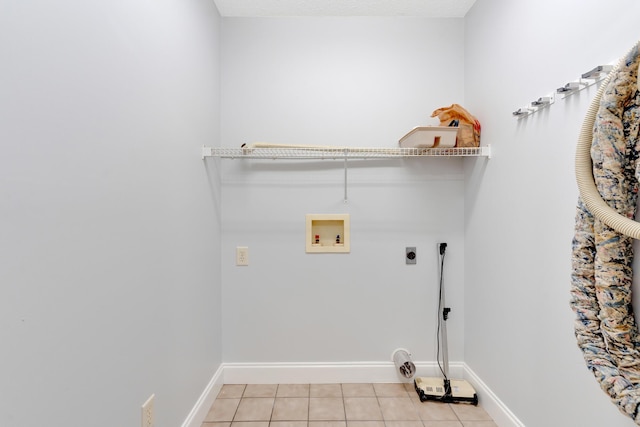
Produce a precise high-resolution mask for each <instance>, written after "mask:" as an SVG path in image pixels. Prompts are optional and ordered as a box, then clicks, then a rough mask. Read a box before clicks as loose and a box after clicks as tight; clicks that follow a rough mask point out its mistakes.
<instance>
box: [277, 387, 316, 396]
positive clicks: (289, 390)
mask: <svg viewBox="0 0 640 427" xmlns="http://www.w3.org/2000/svg"><path fill="white" fill-rule="evenodd" d="M276 397H309V384H280V385H279V386H278V391H277V392H276Z"/></svg>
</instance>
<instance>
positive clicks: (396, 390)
mask: <svg viewBox="0 0 640 427" xmlns="http://www.w3.org/2000/svg"><path fill="white" fill-rule="evenodd" d="M373 389H374V390H375V392H376V396H378V397H407V396H408V394H407V390H406V389H405V388H404V384H384V383H381V384H374V385H373Z"/></svg>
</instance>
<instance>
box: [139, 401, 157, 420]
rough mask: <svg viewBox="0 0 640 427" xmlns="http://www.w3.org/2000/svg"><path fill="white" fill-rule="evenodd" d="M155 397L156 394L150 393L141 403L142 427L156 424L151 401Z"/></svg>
mask: <svg viewBox="0 0 640 427" xmlns="http://www.w3.org/2000/svg"><path fill="white" fill-rule="evenodd" d="M155 397H156V395H155V394H152V395H151V396H150V397H149V398H148V399H147V401H146V402H144V404H143V405H142V424H141V425H142V427H154V426H155V425H156V420H155V416H154V413H153V406H154V405H153V401H154V399H155Z"/></svg>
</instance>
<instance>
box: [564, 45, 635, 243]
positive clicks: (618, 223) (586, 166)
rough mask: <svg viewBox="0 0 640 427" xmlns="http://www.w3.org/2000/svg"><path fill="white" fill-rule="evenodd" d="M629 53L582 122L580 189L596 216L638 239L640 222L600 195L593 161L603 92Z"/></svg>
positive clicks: (578, 166) (578, 160) (578, 168)
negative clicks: (625, 214) (611, 205)
mask: <svg viewBox="0 0 640 427" xmlns="http://www.w3.org/2000/svg"><path fill="white" fill-rule="evenodd" d="M627 55H628V54H626V55H624V56H623V57H622V59H621V60H620V62H619V63H618V64H617V65H616V67H615V68H614V69H613V70H612V71H611V73H609V75H607V77H606V78H605V79H604V80H603V81H602V83H601V84H600V87H599V89H598V91H597V92H596V95H595V97H594V98H593V101H591V105H590V106H589V109H588V110H587V114H586V116H585V119H584V122H583V123H582V128H581V129H580V135H579V137H578V145H577V148H576V181H577V182H578V189H579V191H580V197H582V201H583V202H584V204H585V205H586V206H587V208H588V209H589V211H590V212H591V213H592V214H593V215H594V216H595V217H596V218H598V219H599V220H600V221H602V222H604V223H605V224H607V225H608V226H609V227H611V228H613V229H614V230H616V231H617V232H619V233H622V234H624V235H626V236H629V237H633V238H634V239H640V223H638V222H636V221H634V220H632V219H630V218H627V217H626V216H624V215H621V214H619V213H618V212H616V211H615V210H614V209H613V208H611V207H610V206H609V205H608V204H607V203H606V202H605V201H604V200H602V196H600V193H599V192H598V189H597V188H596V183H595V181H594V178H593V164H592V162H591V143H592V141H593V125H594V123H595V120H596V115H597V113H598V109H599V108H600V99H601V98H602V93H603V92H604V90H605V88H606V87H607V84H608V83H609V80H610V79H611V76H612V75H614V73H615V72H616V71H617V70H618V68H619V67H620V64H621V63H622V61H624V58H626V57H627Z"/></svg>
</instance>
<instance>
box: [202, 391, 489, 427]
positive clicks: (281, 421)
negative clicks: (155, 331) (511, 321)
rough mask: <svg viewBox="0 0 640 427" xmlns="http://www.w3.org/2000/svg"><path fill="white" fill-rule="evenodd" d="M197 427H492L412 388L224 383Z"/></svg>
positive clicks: (477, 414)
mask: <svg viewBox="0 0 640 427" xmlns="http://www.w3.org/2000/svg"><path fill="white" fill-rule="evenodd" d="M202 427H497V425H496V424H495V423H494V422H493V420H492V419H491V417H490V416H489V415H488V414H487V413H486V412H485V411H484V409H482V407H480V406H473V405H470V404H465V403H461V404H447V403H440V402H433V401H427V402H420V398H419V397H418V394H417V393H416V392H415V390H414V389H413V384H247V385H245V384H225V385H224V386H223V387H222V390H221V391H220V393H219V394H218V396H217V398H216V400H215V401H214V402H213V405H212V406H211V409H210V410H209V413H208V414H207V417H206V418H205V421H204V423H202Z"/></svg>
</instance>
